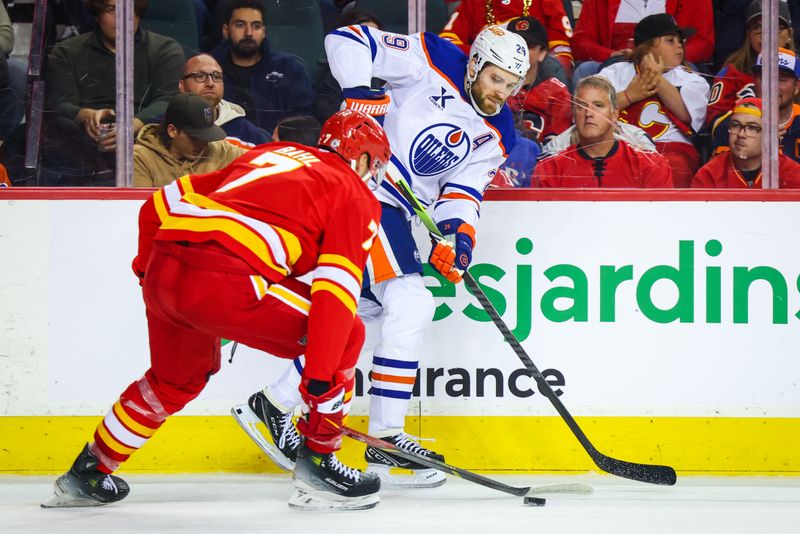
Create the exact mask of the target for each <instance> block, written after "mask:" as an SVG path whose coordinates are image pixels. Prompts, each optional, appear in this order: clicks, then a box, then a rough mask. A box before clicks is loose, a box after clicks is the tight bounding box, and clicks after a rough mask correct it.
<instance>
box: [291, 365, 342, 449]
mask: <svg viewBox="0 0 800 534" xmlns="http://www.w3.org/2000/svg"><path fill="white" fill-rule="evenodd" d="M310 382H311V381H310V380H307V379H303V381H302V382H301V383H300V395H301V397H302V398H303V403H302V409H303V416H302V417H301V418H300V420H298V421H297V430H299V431H300V433H301V434H303V435H304V436H305V437H306V445H307V446H308V448H309V449H311V450H312V451H314V452H317V453H319V454H328V453H331V452H334V451H338V450H339V449H340V448H341V447H342V427H343V426H344V422H345V419H346V417H347V416H346V415H345V414H344V410H343V406H344V396H345V388H344V384H338V385H336V386H333V387H332V388H331V389H329V390H328V391H326V392H325V393H322V394H321V395H318V396H315V395H312V394H311V393H309V392H308V387H309V383H310Z"/></svg>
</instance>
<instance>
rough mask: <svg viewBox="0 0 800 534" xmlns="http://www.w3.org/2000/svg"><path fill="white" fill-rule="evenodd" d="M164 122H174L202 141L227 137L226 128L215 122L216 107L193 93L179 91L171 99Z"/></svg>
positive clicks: (174, 124)
mask: <svg viewBox="0 0 800 534" xmlns="http://www.w3.org/2000/svg"><path fill="white" fill-rule="evenodd" d="M164 124H172V125H173V126H175V127H176V128H177V129H179V130H183V131H184V132H186V133H187V134H189V135H191V136H192V137H194V138H195V139H199V140H200V141H220V140H222V139H225V130H223V129H222V128H220V127H219V126H217V125H216V124H214V108H213V107H212V106H211V104H209V103H208V100H206V99H205V98H203V97H201V96H197V95H196V94H193V93H179V94H177V95H175V96H173V97H172V98H171V99H170V101H169V104H167V112H166V114H164Z"/></svg>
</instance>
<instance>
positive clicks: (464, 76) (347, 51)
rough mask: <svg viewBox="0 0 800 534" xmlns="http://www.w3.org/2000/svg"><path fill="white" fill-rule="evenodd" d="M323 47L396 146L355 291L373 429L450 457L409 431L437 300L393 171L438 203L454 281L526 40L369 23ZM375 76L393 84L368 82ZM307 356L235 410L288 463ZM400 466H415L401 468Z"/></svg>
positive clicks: (415, 484) (384, 472)
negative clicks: (460, 41) (463, 43)
mask: <svg viewBox="0 0 800 534" xmlns="http://www.w3.org/2000/svg"><path fill="white" fill-rule="evenodd" d="M325 50H326V52H327V56H328V61H329V62H330V66H331V73H332V74H333V76H334V77H335V78H336V81H337V82H338V83H339V85H340V86H341V87H342V88H343V94H344V97H345V105H346V107H347V108H349V109H356V110H359V111H365V112H367V113H370V114H371V115H373V116H374V117H375V120H377V121H379V122H381V124H383V125H384V127H385V129H386V135H387V136H388V138H389V142H390V143H391V146H392V157H391V162H390V163H389V165H388V168H387V170H386V180H385V181H384V182H383V183H382V184H381V187H379V188H378V189H377V190H376V191H375V196H376V197H377V198H378V200H379V201H380V203H381V208H382V211H381V223H380V227H379V228H378V229H377V236H376V239H375V243H374V246H373V248H372V249H371V252H370V257H369V258H368V260H367V264H366V268H365V272H364V278H363V285H362V289H361V298H360V299H359V303H358V315H359V317H360V318H361V319H362V321H364V325H365V326H366V330H367V337H366V341H365V343H364V347H363V348H362V350H361V357H363V358H367V359H368V361H371V363H372V373H371V378H372V380H371V383H370V388H369V395H370V417H369V433H370V435H372V436H375V437H378V438H383V439H385V440H386V441H389V442H391V443H393V444H394V445H395V446H396V447H398V448H400V449H403V450H406V451H411V452H413V453H416V454H419V455H423V456H427V457H429V458H433V459H437V460H443V459H444V457H443V455H441V454H438V453H436V452H434V451H432V450H430V449H427V448H425V447H423V446H422V445H420V444H419V443H417V441H415V439H413V437H412V436H409V435H408V434H407V433H406V432H405V431H404V426H405V418H406V412H407V411H408V407H409V404H410V401H411V397H412V394H413V389H414V383H415V381H416V375H417V369H419V368H420V358H421V354H422V352H423V351H422V345H423V342H424V336H425V331H426V329H427V327H428V325H429V324H430V322H431V320H432V318H433V315H434V309H435V303H434V300H433V296H432V295H431V292H430V291H429V290H428V289H427V288H426V287H425V283H424V282H423V278H422V276H421V275H422V271H423V266H422V259H421V258H422V256H421V254H420V249H418V248H417V244H416V243H415V241H414V237H413V235H412V232H411V219H412V218H413V217H414V211H413V209H412V207H411V205H410V204H409V203H408V202H407V201H406V200H405V199H404V198H403V196H402V195H401V193H400V192H399V190H398V188H397V185H396V183H397V181H398V180H400V179H404V180H407V183H408V184H410V187H411V188H412V189H413V192H414V194H415V195H416V197H417V198H418V199H419V201H420V202H421V203H422V204H423V205H424V206H430V211H431V215H432V217H433V220H434V221H435V222H436V224H437V225H438V228H439V230H440V232H441V234H442V235H444V236H446V239H442V238H436V239H434V240H433V242H432V247H431V249H432V250H431V253H430V255H429V260H428V261H429V263H430V264H431V266H432V267H433V268H434V269H435V271H436V273H437V275H439V279H440V281H441V283H442V284H446V286H445V287H450V288H452V289H453V291H455V287H453V285H452V284H457V283H459V282H460V281H461V279H462V275H463V273H464V271H465V270H466V269H467V268H468V267H469V265H470V263H471V261H472V251H473V248H474V247H475V243H476V238H475V226H477V223H478V219H479V218H480V209H481V202H482V200H483V194H484V191H485V190H486V187H487V186H488V185H489V183H490V182H491V180H492V178H493V177H494V176H495V173H496V172H497V167H498V166H499V165H500V164H501V163H502V162H503V160H504V159H506V157H507V156H508V152H510V151H511V150H512V149H513V148H514V144H515V142H516V135H515V133H514V121H513V117H512V116H511V110H509V108H508V106H506V100H507V99H508V98H509V97H510V96H511V95H512V94H513V93H515V92H516V91H517V90H518V89H519V88H520V86H521V85H522V82H523V80H524V78H525V74H526V73H527V71H528V67H529V66H530V61H529V58H528V47H527V46H526V45H525V40H524V39H523V38H522V37H520V36H519V35H517V34H515V33H511V32H509V31H506V30H505V29H503V28H501V27H499V26H490V27H489V28H487V29H485V30H483V31H482V32H481V33H479V34H478V36H477V37H476V38H475V41H474V42H473V43H472V47H471V49H470V55H469V57H467V56H465V55H464V54H463V53H462V52H461V51H460V50H459V49H458V48H457V47H456V46H455V45H454V44H453V43H451V42H449V41H447V40H445V39H442V38H440V37H438V36H436V35H434V34H431V33H417V34H413V35H399V34H395V33H389V32H384V31H381V30H378V29H376V28H371V27H369V26H366V25H362V26H347V27H342V28H339V29H337V30H334V31H333V32H331V33H329V34H328V36H327V37H326V38H325ZM372 78H380V79H382V80H385V81H386V85H385V86H384V87H383V88H382V89H380V90H377V91H376V90H372V89H370V81H371V80H372ZM420 248H422V247H420ZM426 248H427V247H426ZM423 250H424V249H423ZM303 365H304V363H303V360H302V359H298V360H295V361H294V362H293V363H292V364H291V365H290V366H289V368H288V369H287V370H286V371H285V372H284V374H283V376H282V377H281V378H280V379H279V380H278V381H277V382H275V383H273V384H271V385H269V386H268V387H267V388H265V389H264V390H263V391H258V392H256V393H254V394H253V395H252V396H251V397H250V399H249V400H248V403H247V404H243V405H241V406H237V407H236V408H235V410H234V417H236V418H237V420H238V421H239V423H240V424H241V425H242V428H243V429H244V430H245V431H246V432H247V433H248V434H249V435H250V436H251V437H252V438H253V439H254V440H255V441H256V443H258V444H259V446H260V447H262V450H263V451H264V452H265V454H267V455H268V456H269V457H270V458H271V459H272V460H273V461H275V462H276V463H277V464H278V465H280V466H282V467H284V468H286V469H289V468H291V466H292V465H293V464H294V462H295V460H296V459H297V458H298V448H299V446H300V444H299V435H298V434H297V431H296V429H295V428H294V427H293V426H292V412H293V410H294V408H295V407H296V406H298V405H299V404H300V401H301V398H300V393H299V390H298V386H299V384H300V383H301V382H300V380H301V376H302V375H301V373H302V369H303ZM261 423H264V424H265V425H266V428H265V429H264V431H263V432H266V434H265V435H261V433H262V431H261V430H260V429H259V428H260V427H261ZM365 459H366V461H367V470H368V471H369V472H374V473H378V475H379V476H380V477H381V479H382V481H383V482H384V483H386V484H387V485H389V486H400V487H409V488H426V487H427V488H430V487H435V486H439V485H441V484H443V483H444V482H445V476H444V473H442V472H440V471H437V470H434V469H428V468H426V467H425V466H423V465H421V464H419V463H417V462H412V461H408V460H406V459H404V458H402V457H400V456H397V455H394V454H392V453H391V452H390V451H383V450H379V449H377V448H375V447H371V446H369V447H367V449H366V452H365ZM394 468H400V469H405V470H406V472H407V473H408V474H407V475H406V476H404V475H397V474H396V473H393V472H392V470H393V469H394ZM409 471H410V473H409Z"/></svg>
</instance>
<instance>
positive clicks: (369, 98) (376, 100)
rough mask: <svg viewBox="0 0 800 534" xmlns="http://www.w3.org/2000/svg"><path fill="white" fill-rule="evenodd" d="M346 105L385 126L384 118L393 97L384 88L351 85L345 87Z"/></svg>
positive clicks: (343, 92)
mask: <svg viewBox="0 0 800 534" xmlns="http://www.w3.org/2000/svg"><path fill="white" fill-rule="evenodd" d="M342 94H343V95H344V107H345V108H346V109H354V110H356V111H361V112H363V113H366V114H367V115H372V117H373V118H374V119H375V120H376V121H378V123H379V124H380V125H381V126H383V118H384V116H385V115H386V111H387V110H388V109H389V102H390V101H391V99H390V98H389V95H387V94H386V93H385V92H384V90H383V89H370V88H369V87H351V88H349V89H343V90H342Z"/></svg>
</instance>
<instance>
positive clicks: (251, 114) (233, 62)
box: [212, 0, 314, 132]
mask: <svg viewBox="0 0 800 534" xmlns="http://www.w3.org/2000/svg"><path fill="white" fill-rule="evenodd" d="M225 21H226V22H225V24H223V26H222V34H223V36H224V37H225V41H224V42H222V43H221V44H220V45H219V46H217V47H216V48H215V49H214V51H213V52H212V55H213V56H214V57H215V58H216V60H217V61H218V62H219V64H220V65H222V72H223V73H224V75H225V94H224V98H225V100H228V101H230V102H233V103H234V104H238V105H240V106H241V107H242V108H244V111H245V113H246V114H247V118H248V119H250V120H251V121H252V122H253V123H255V124H256V126H258V127H259V128H263V129H264V130H266V131H268V132H271V131H273V130H274V129H275V125H276V124H277V123H278V121H279V120H280V119H281V118H283V117H287V116H290V115H310V114H311V104H312V102H313V100H314V89H313V87H312V84H311V78H310V77H309V75H308V71H306V68H305V66H304V65H303V62H302V60H301V59H299V58H297V57H296V56H292V55H290V54H284V53H281V52H273V51H271V50H270V48H269V42H268V41H267V30H266V27H265V26H264V8H263V7H262V5H261V3H260V2H259V1H258V0H232V1H230V2H229V5H228V11H227V16H226V17H225ZM299 38H302V36H299Z"/></svg>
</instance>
